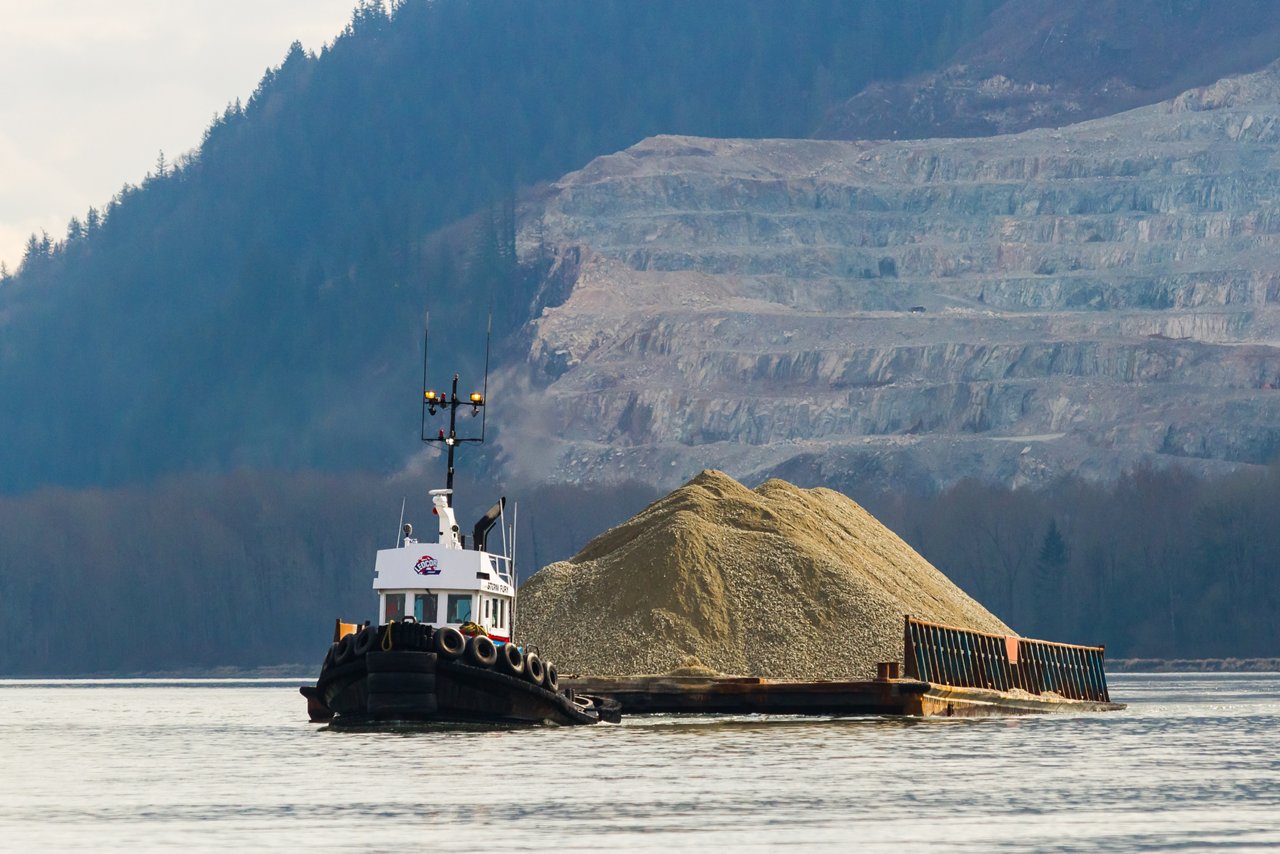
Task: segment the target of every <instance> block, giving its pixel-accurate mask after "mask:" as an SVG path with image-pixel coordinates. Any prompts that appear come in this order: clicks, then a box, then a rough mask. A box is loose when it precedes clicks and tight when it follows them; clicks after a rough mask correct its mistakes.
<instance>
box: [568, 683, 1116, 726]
mask: <svg viewBox="0 0 1280 854" xmlns="http://www.w3.org/2000/svg"><path fill="white" fill-rule="evenodd" d="M561 682H562V684H564V685H566V686H567V687H570V688H572V689H573V690H574V691H576V692H579V693H583V694H592V695H595V696H601V697H608V698H610V699H613V700H616V701H617V702H618V703H619V704H620V705H621V706H622V714H623V715H644V714H733V715H750V714H767V715H834V716H859V715H870V716H880V715H883V716H895V717H991V716H1003V715H1030V714H1045V713H1051V712H1106V711H1117V710H1120V709H1123V708H1124V705H1123V704H1121V703H1111V702H1094V701H1089V700H1072V699H1068V698H1066V697H1061V696H1058V695H1044V694H1041V695H1036V694H1026V693H1024V692H1021V691H996V690H991V689H986V688H969V687H963V686H954V685H938V684H935V683H932V682H922V681H920V680H918V679H876V680H872V681H862V682H855V681H826V680H823V681H813V682H806V681H799V680H784V679H763V678H758V677H753V676H692V677H691V676H629V677H619V678H610V677H586V676H579V677H573V678H562V680H561Z"/></svg>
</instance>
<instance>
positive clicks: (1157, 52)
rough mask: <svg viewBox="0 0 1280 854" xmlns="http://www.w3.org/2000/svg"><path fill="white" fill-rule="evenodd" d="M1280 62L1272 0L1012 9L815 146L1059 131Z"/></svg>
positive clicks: (1134, 1)
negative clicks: (836, 141)
mask: <svg viewBox="0 0 1280 854" xmlns="http://www.w3.org/2000/svg"><path fill="white" fill-rule="evenodd" d="M1277 56H1280V5H1277V4H1276V3H1273V2H1270V0H1230V2H1222V0H1009V2H1006V3H1004V4H1002V5H1001V6H1000V7H999V8H998V9H996V10H995V11H994V12H993V13H992V14H991V16H990V20H989V21H988V23H987V25H986V26H985V27H984V28H983V29H982V30H981V32H980V33H979V34H978V35H977V36H976V37H975V38H973V39H972V40H970V41H969V42H967V43H965V44H964V45H963V46H961V48H960V49H959V50H958V51H957V52H956V54H955V55H954V56H953V57H952V59H951V61H950V62H948V63H947V64H946V65H945V66H944V67H943V68H941V69H938V70H935V71H931V72H927V73H925V74H922V75H917V76H915V77H912V78H910V79H908V80H901V81H876V82H874V83H872V84H871V85H869V86H868V87H867V88H866V89H865V90H863V91H862V92H859V93H858V94H857V95H855V96H854V97H852V98H850V99H849V100H848V101H846V102H845V103H843V104H841V105H839V106H837V107H835V108H833V109H832V110H831V111H830V113H828V115H827V116H826V119H825V120H824V122H823V124H822V127H821V128H819V130H818V132H817V134H816V135H817V136H820V137H827V138H832V139H925V138H928V137H946V136H991V135H993V134H1000V133H1016V132H1018V131H1023V130H1028V129H1031V128H1047V127H1061V126H1063V125H1068V124H1073V123H1075V122H1080V121H1085V120H1087V119H1093V118H1098V117H1101V116H1106V115H1111V114H1113V113H1118V112H1122V111H1124V110H1128V109H1131V108H1133V107H1138V106H1143V105H1147V104H1154V103H1156V102H1158V101H1163V100H1165V99H1168V98H1171V97H1173V96H1175V95H1177V94H1178V93H1180V92H1183V91H1185V90H1187V89H1191V88H1195V87H1197V86H1205V85H1208V84H1210V83H1213V82H1214V81H1216V80H1219V79H1221V78H1223V77H1228V76H1231V75H1234V74H1240V73H1244V72H1252V71H1257V70H1259V69H1260V68H1262V67H1263V66H1265V65H1267V64H1268V63H1270V62H1271V61H1272V60H1274V59H1275V58H1276V57H1277Z"/></svg>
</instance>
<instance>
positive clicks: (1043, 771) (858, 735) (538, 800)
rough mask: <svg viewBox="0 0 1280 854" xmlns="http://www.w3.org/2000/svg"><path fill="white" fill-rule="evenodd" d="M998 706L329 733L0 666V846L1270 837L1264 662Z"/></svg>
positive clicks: (1129, 842) (1278, 709) (125, 685)
mask: <svg viewBox="0 0 1280 854" xmlns="http://www.w3.org/2000/svg"><path fill="white" fill-rule="evenodd" d="M1111 682H1112V685H1111V687H1112V694H1113V696H1114V698H1115V699H1116V700H1117V701H1119V702H1126V703H1128V704H1129V708H1128V709H1127V710H1126V711H1123V712H1114V713H1108V714H1096V715H1070V716H1068V715H1053V716H1044V717H1026V718H1005V719H995V720H930V721H902V720H886V719H871V718H862V719H855V718H846V719H829V718H824V719H811V718H792V717H779V718H753V717H735V718H713V717H682V718H675V717H651V718H631V719H628V720H625V721H624V722H623V723H622V724H620V725H612V726H609V725H601V726H596V727H579V728H565V729H555V728H534V729H512V730H502V731H493V730H474V731H465V732H458V731H417V732H410V733H405V732H400V733H387V732H375V733H369V732H366V733H342V732H333V731H328V730H326V729H323V728H321V727H319V726H317V725H314V724H309V723H307V721H306V715H305V701H304V700H303V698H302V697H301V696H299V694H298V693H297V689H296V686H297V685H298V684H299V681H297V680H291V681H287V682H286V681H279V680H269V681H215V680H189V681H160V680H138V681H85V680H78V681H65V682H62V681H59V682H54V681H38V682H36V681H13V680H0V848H3V849H5V850H27V851H30V850H37V849H50V850H62V849H69V848H94V849H104V848H121V849H125V848H127V849H133V850H138V849H156V848H187V849H212V848H220V849H230V848H253V849H262V848H282V849H283V848H287V849H299V848H320V849H326V850H328V849H344V850H346V851H352V850H359V851H363V850H399V851H405V850H425V849H429V848H436V849H438V848H444V847H448V848H454V849H488V848H495V849H508V850H514V851H552V850H554V851H565V850H582V851H602V850H606V849H623V850H635V851H642V850H643V851H670V850H694V849H699V850H702V851H720V850H724V851H768V850H775V849H782V848H793V849H804V850H806V851H813V850H829V851H837V850H838V851H846V850H851V849H853V848H857V849H859V850H871V851H875V850H895V851H900V850H904V849H905V850H921V849H924V848H926V847H927V848H929V849H931V850H960V851H965V850H968V851H993V850H1014V851H1031V850H1034V851H1055V850H1091V849H1097V848H1106V849H1109V850H1147V849H1158V850H1168V849H1175V848H1176V849H1181V850H1202V849H1206V850H1207V849H1210V848H1239V849H1255V850H1262V849H1272V848H1280V675H1276V674H1261V675H1222V674H1213V675H1185V674H1177V675H1160V676H1141V675H1118V676H1115V677H1113V678H1112V680H1111Z"/></svg>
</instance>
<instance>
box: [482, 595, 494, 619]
mask: <svg viewBox="0 0 1280 854" xmlns="http://www.w3.org/2000/svg"><path fill="white" fill-rule="evenodd" d="M491 604H493V600H492V599H486V600H484V618H485V619H486V620H487V619H489V606H490V605H491Z"/></svg>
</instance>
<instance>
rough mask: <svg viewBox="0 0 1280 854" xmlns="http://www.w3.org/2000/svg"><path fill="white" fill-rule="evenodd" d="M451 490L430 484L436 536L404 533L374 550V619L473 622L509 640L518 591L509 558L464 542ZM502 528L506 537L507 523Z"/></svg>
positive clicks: (453, 623) (501, 639)
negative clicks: (428, 538)
mask: <svg viewBox="0 0 1280 854" xmlns="http://www.w3.org/2000/svg"><path fill="white" fill-rule="evenodd" d="M449 496H450V490H447V489H433V490H431V503H432V505H433V512H434V513H435V514H436V516H437V517H438V519H439V521H440V537H439V540H438V541H437V542H434V543H425V542H420V541H418V540H415V539H413V538H412V537H410V536H406V537H405V538H404V541H403V542H402V543H401V544H400V545H399V546H398V547H397V548H394V549H380V550H379V551H378V557H377V562H376V563H375V564H374V578H373V589H374V590H375V591H376V592H377V593H378V622H379V623H390V622H393V621H395V622H403V621H404V620H405V619H406V618H408V617H411V618H413V619H415V620H417V621H418V622H420V623H428V624H430V625H433V626H453V627H454V628H458V627H459V626H461V625H462V624H464V623H469V622H474V623H479V624H480V625H481V626H483V627H484V629H485V631H486V632H488V633H489V637H491V638H493V640H495V641H499V642H505V641H509V640H510V639H511V626H512V623H513V622H514V619H515V592H516V589H515V583H514V582H515V579H514V578H513V577H512V574H511V558H510V556H509V555H497V554H492V553H491V552H488V551H479V550H476V549H474V548H471V549H468V548H464V547H463V539H462V537H461V536H460V535H459V533H458V522H457V518H456V517H455V516H454V512H453V508H452V507H450V506H449ZM503 533H504V537H505V529H504V531H503ZM473 545H474V544H473Z"/></svg>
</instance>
